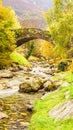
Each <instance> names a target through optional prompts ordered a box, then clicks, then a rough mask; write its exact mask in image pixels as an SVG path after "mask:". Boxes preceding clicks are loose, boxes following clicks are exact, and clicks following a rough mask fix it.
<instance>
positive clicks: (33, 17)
mask: <svg viewBox="0 0 73 130" xmlns="http://www.w3.org/2000/svg"><path fill="white" fill-rule="evenodd" d="M3 5H5V6H12V7H13V9H14V10H15V12H16V14H17V15H18V18H19V20H20V22H21V23H22V25H24V27H26V23H25V22H26V21H27V25H28V24H29V26H32V27H36V26H37V27H40V28H42V27H45V26H46V23H45V20H44V18H43V16H42V13H41V12H42V11H47V10H48V8H51V7H52V2H50V1H49V0H47V1H46V2H45V1H44V0H40V1H39V0H35V1H34V0H29V1H27V0H21V1H20V0H4V3H3ZM32 21H34V22H33V24H32V25H31V24H30V23H32ZM37 21H38V22H37ZM23 23H24V24H23ZM36 24H37V25H36ZM43 25H44V26H43Z"/></svg>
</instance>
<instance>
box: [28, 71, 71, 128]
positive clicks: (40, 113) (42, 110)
mask: <svg viewBox="0 0 73 130" xmlns="http://www.w3.org/2000/svg"><path fill="white" fill-rule="evenodd" d="M72 77H73V74H72V73H71V72H68V74H67V76H66V77H65V80H66V81H69V82H70V85H69V86H68V87H61V86H60V87H59V89H58V90H56V91H54V92H51V93H50V94H49V96H47V97H46V98H45V99H43V100H42V99H41V100H38V101H35V107H34V111H35V113H34V114H33V116H32V118H31V122H30V127H29V130H73V119H67V120H58V121H55V119H53V118H50V117H49V114H48V113H49V111H50V110H51V109H53V107H54V106H55V105H57V104H58V103H60V102H61V103H64V102H66V101H67V100H69V99H72V98H73V83H72ZM66 92H69V98H68V99H66V98H65V93H66Z"/></svg>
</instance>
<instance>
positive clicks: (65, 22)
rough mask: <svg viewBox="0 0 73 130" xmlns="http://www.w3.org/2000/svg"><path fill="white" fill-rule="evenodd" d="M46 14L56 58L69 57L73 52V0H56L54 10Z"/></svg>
mask: <svg viewBox="0 0 73 130" xmlns="http://www.w3.org/2000/svg"><path fill="white" fill-rule="evenodd" d="M44 14H45V17H46V20H47V23H48V30H49V32H50V34H51V36H52V39H53V42H54V44H55V54H56V56H60V57H61V58H63V57H67V56H68V55H69V53H70V52H71V50H72V51H73V41H72V39H73V0H54V8H53V9H51V10H50V11H48V12H46V13H44Z"/></svg>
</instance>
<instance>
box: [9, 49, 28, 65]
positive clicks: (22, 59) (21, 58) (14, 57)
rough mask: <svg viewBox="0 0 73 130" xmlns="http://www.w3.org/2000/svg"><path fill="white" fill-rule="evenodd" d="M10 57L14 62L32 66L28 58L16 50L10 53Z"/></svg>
mask: <svg viewBox="0 0 73 130" xmlns="http://www.w3.org/2000/svg"><path fill="white" fill-rule="evenodd" d="M10 58H11V59H12V60H13V62H16V63H18V64H21V65H25V66H28V67H30V64H29V62H28V60H27V59H26V58H25V57H24V56H22V55H21V54H19V53H18V52H16V51H14V52H12V53H11V54H10Z"/></svg>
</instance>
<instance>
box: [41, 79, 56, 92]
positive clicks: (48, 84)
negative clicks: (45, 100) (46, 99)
mask: <svg viewBox="0 0 73 130" xmlns="http://www.w3.org/2000/svg"><path fill="white" fill-rule="evenodd" d="M43 86H44V90H46V91H51V90H54V89H55V85H54V83H53V82H52V81H51V80H48V81H46V82H45V83H44V84H43Z"/></svg>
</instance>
